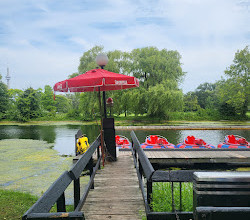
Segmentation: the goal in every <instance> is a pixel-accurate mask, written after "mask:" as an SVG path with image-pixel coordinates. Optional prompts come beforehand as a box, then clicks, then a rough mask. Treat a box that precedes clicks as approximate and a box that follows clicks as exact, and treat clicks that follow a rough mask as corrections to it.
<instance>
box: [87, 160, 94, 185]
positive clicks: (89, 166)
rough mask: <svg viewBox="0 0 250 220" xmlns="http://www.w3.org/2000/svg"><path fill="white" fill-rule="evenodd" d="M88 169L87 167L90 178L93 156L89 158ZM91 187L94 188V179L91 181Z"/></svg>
mask: <svg viewBox="0 0 250 220" xmlns="http://www.w3.org/2000/svg"><path fill="white" fill-rule="evenodd" d="M88 169H89V177H90V178H91V176H92V174H93V158H92V157H91V158H90V160H89V163H88ZM91 189H94V181H93V184H92V185H91Z"/></svg>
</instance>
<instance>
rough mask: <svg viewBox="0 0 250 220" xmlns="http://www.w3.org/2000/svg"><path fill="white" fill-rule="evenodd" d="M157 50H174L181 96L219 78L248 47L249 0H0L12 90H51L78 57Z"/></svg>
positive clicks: (2, 68) (1, 39)
mask: <svg viewBox="0 0 250 220" xmlns="http://www.w3.org/2000/svg"><path fill="white" fill-rule="evenodd" d="M96 45H102V46H104V50H105V51H110V50H122V51H131V50H133V49H135V48H142V47H149V46H154V47H157V48H158V49H160V50H161V49H163V48H165V49H167V50H177V51H178V52H179V53H180V54H181V56H182V59H181V63H182V69H183V71H185V72H186V76H185V78H184V80H183V82H182V84H180V88H181V89H182V90H183V92H184V93H186V92H188V91H194V90H195V89H196V88H197V87H198V86H199V85H200V84H202V83H205V82H209V83H215V82H216V81H217V80H220V79H221V77H222V76H223V75H224V71H225V70H226V68H228V67H229V66H230V65H231V64H232V63H233V59H234V55H235V53H236V52H237V50H242V49H244V48H245V47H246V46H247V45H250V0H154V1H153V0H151V1H149V0H105V1H104V0H0V74H1V75H2V76H3V78H2V81H3V82H4V83H6V79H5V76H6V72H7V67H9V70H10V76H11V79H10V88H13V89H22V90H25V89H27V88H28V87H33V88H34V89H38V88H44V86H45V85H50V86H53V85H54V84H55V83H56V82H58V81H62V80H64V79H66V78H68V76H69V75H70V74H72V73H74V72H77V69H78V65H79V60H80V57H81V56H82V54H83V53H84V52H86V51H87V50H89V49H91V48H92V47H94V46H96Z"/></svg>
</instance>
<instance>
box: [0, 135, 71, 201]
mask: <svg viewBox="0 0 250 220" xmlns="http://www.w3.org/2000/svg"><path fill="white" fill-rule="evenodd" d="M52 146H53V144H48V143H47V142H45V141H38V140H30V139H8V140H1V141H0V157H1V160H0V167H1V170H0V176H1V178H0V188H1V189H8V190H18V191H22V192H28V193H31V194H33V195H37V196H39V197H40V196H41V194H43V193H44V192H45V191H46V190H47V189H48V188H49V186H50V185H51V184H52V183H53V182H54V181H55V180H56V179H57V178H58V177H59V176H60V175H61V174H62V173H63V172H64V171H66V170H69V169H70V168H71V166H72V157H61V156H59V155H58V152H57V151H56V150H54V149H52V148H51V147H52ZM71 185H72V184H71ZM66 194H67V193H66ZM68 194H72V193H71V192H69V193H68ZM70 197H73V195H70ZM66 198H67V195H66ZM71 200H72V198H70V199H69V200H68V203H71V202H72V201H73V200H72V201H71ZM69 201H70V202H69Z"/></svg>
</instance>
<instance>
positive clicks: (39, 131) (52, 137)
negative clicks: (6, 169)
mask: <svg viewBox="0 0 250 220" xmlns="http://www.w3.org/2000/svg"><path fill="white" fill-rule="evenodd" d="M79 129H81V130H82V132H83V133H84V134H86V135H87V136H88V138H89V142H90V143H92V142H93V141H94V140H95V139H96V137H97V136H98V134H99V133H100V126H98V125H49V126H45V125H31V126H18V125H11V126H10V125H1V126H0V140H2V139H33V140H43V141H47V142H48V143H54V149H55V150H57V151H58V152H59V154H61V155H62V154H65V155H70V154H71V155H73V154H74V151H75V147H74V145H75V142H74V141H75V134H76V132H77V131H78V130H79ZM130 132H131V130H116V134H120V135H124V136H126V137H129V139H131V138H130ZM135 133H136V135H137V137H138V139H139V141H140V142H141V143H143V142H144V140H145V137H146V136H147V135H151V134H158V135H162V136H164V137H166V138H167V139H168V141H169V142H171V143H173V144H178V143H180V142H182V141H183V139H184V138H185V137H186V136H188V135H194V136H195V137H197V138H202V139H203V140H204V141H206V142H207V143H209V144H212V145H214V146H217V145H218V144H219V143H221V142H223V140H224V137H225V135H228V134H235V135H240V136H243V137H245V138H246V139H247V140H248V141H249V140H250V132H249V130H136V131H135Z"/></svg>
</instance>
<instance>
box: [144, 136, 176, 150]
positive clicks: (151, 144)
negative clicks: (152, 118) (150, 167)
mask: <svg viewBox="0 0 250 220" xmlns="http://www.w3.org/2000/svg"><path fill="white" fill-rule="evenodd" d="M141 148H153V149H154V148H155V149H164V148H175V146H174V144H171V143H169V142H168V140H167V138H165V137H163V136H160V135H149V136H147V137H146V139H145V143H142V144H141Z"/></svg>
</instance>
